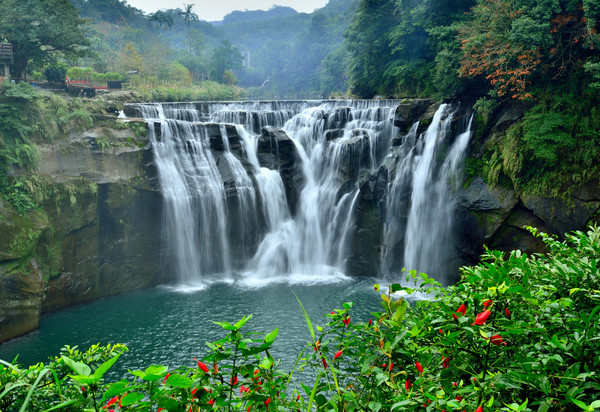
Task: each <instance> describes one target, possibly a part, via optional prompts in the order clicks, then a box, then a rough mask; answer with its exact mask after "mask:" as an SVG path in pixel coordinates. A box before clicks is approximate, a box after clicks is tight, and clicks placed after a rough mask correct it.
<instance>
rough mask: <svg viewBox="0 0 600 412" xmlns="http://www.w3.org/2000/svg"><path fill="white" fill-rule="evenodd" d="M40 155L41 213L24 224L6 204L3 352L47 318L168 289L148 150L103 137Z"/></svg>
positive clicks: (124, 137)
mask: <svg viewBox="0 0 600 412" xmlns="http://www.w3.org/2000/svg"><path fill="white" fill-rule="evenodd" d="M100 142H102V144H100ZM40 152H41V159H40V163H39V168H38V173H39V175H40V176H42V179H43V185H44V186H43V188H42V190H43V192H45V193H48V195H47V196H46V197H45V200H43V201H42V203H41V204H40V209H32V210H31V211H30V212H29V213H28V214H27V215H26V216H21V215H19V214H18V213H17V212H16V211H15V210H14V209H13V208H12V206H10V205H8V204H5V203H2V202H1V201H0V216H1V217H0V342H1V341H4V340H7V339H10V338H13V337H16V336H18V335H21V334H23V333H26V332H29V331H31V330H33V329H35V328H37V326H38V324H39V317H40V314H41V313H42V312H47V311H52V310H56V309H60V308H63V307H66V306H71V305H74V304H77V303H81V302H86V301H90V300H92V299H97V298H101V297H105V296H109V295H114V294H118V293H123V292H127V291H130V290H135V289H140V288H145V287H149V286H153V285H156V284H158V283H160V282H161V281H162V280H163V279H161V276H162V273H164V271H163V270H162V260H161V256H162V253H161V250H160V247H161V246H160V245H161V242H160V236H161V233H160V232H161V222H160V216H161V213H160V212H161V208H162V196H161V194H160V192H159V191H158V188H157V175H156V170H155V169H154V167H153V165H152V161H153V159H152V153H151V151H150V150H148V149H147V146H146V145H145V142H144V141H140V138H138V137H136V136H135V134H133V132H132V131H131V130H113V129H107V128H104V129H94V130H92V131H89V132H86V133H84V134H83V135H81V136H72V137H71V138H70V139H69V141H64V142H61V143H58V144H55V145H54V146H51V145H45V146H40Z"/></svg>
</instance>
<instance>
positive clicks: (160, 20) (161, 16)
mask: <svg viewBox="0 0 600 412" xmlns="http://www.w3.org/2000/svg"><path fill="white" fill-rule="evenodd" d="M149 21H150V22H151V23H156V25H157V26H158V27H164V28H165V30H166V29H169V31H171V27H173V17H171V15H170V14H168V13H165V12H164V11H160V10H159V11H157V12H156V13H153V14H151V15H150V19H149Z"/></svg>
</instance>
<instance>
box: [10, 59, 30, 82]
mask: <svg viewBox="0 0 600 412" xmlns="http://www.w3.org/2000/svg"><path fill="white" fill-rule="evenodd" d="M28 62H29V59H28V58H27V57H24V56H18V55H16V56H14V64H13V77H14V78H17V79H26V78H27V63H28Z"/></svg>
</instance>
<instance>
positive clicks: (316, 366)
mask: <svg viewBox="0 0 600 412" xmlns="http://www.w3.org/2000/svg"><path fill="white" fill-rule="evenodd" d="M530 230H531V231H532V233H533V234H534V235H536V236H539V237H541V238H542V240H543V241H544V242H545V243H546V245H547V248H548V250H549V252H548V254H547V255H534V256H526V255H524V254H522V253H521V252H519V251H514V252H511V253H510V254H503V253H501V252H492V251H487V252H486V253H485V254H484V256H483V257H482V258H483V262H482V263H481V264H479V265H477V266H474V267H465V268H462V279H461V281H460V282H459V283H458V284H456V285H454V286H450V287H448V288H445V289H444V288H442V287H441V286H440V285H439V284H438V283H437V282H435V280H433V279H431V278H429V277H428V276H427V275H425V274H417V273H415V272H414V271H411V272H409V273H408V274H407V277H406V280H407V283H406V284H418V286H416V287H407V286H403V285H400V284H392V285H390V286H389V287H388V288H387V289H385V293H383V294H382V295H381V304H382V311H381V312H378V313H373V318H372V320H369V321H368V322H355V321H354V319H353V318H352V308H353V304H352V303H344V304H343V306H342V308H340V309H336V310H333V311H332V312H331V313H330V314H327V315H326V319H327V323H326V325H324V326H323V327H320V326H316V327H314V326H313V323H312V321H311V320H310V318H309V317H308V316H307V315H306V312H304V315H305V318H306V323H307V327H308V330H309V333H310V335H311V341H310V342H309V343H308V344H307V347H306V349H305V350H304V351H303V354H301V355H300V360H299V363H297V365H299V366H300V367H301V368H303V369H304V368H310V369H312V371H313V373H312V374H305V375H304V376H303V377H302V380H300V381H295V380H293V379H292V378H293V374H294V371H291V372H287V373H286V372H283V371H280V370H278V367H277V366H278V363H277V361H276V360H275V358H274V357H273V356H272V354H271V353H270V348H271V345H272V343H273V342H274V340H275V338H276V336H277V329H275V330H274V331H273V332H271V333H268V334H267V335H265V336H261V337H258V336H257V335H256V334H253V333H248V332H242V328H243V327H244V326H245V324H246V323H247V322H248V321H249V320H250V318H251V316H248V317H244V318H242V319H241V320H240V321H239V322H237V323H235V324H230V323H227V322H216V323H217V324H218V325H220V326H221V327H222V328H223V330H224V331H225V333H226V336H225V337H224V338H223V339H221V340H219V341H217V342H213V343H208V344H207V345H208V347H209V353H208V354H207V355H206V356H204V357H203V358H202V359H201V360H198V361H197V367H193V368H189V367H179V368H175V369H171V370H169V369H168V368H167V367H166V366H160V365H151V366H149V367H148V368H146V369H145V370H143V371H142V370H136V371H130V372H131V374H132V375H133V378H132V379H131V378H130V379H123V380H120V381H118V382H114V383H110V384H107V383H105V382H104V381H103V376H104V374H105V373H106V371H107V370H108V369H109V368H110V367H111V366H112V364H113V363H114V362H116V360H117V359H118V357H119V355H120V353H123V352H124V351H125V350H126V348H124V347H122V346H120V345H119V346H116V347H110V346H108V347H105V348H103V347H98V346H95V347H93V348H92V349H90V351H88V352H86V353H85V354H81V353H80V352H78V351H74V350H72V349H70V348H65V349H64V350H63V352H62V354H61V356H59V357H56V358H53V359H52V360H51V362H50V363H49V364H48V365H47V366H46V365H43V364H38V365H35V366H33V367H30V368H29V369H22V368H21V367H18V366H16V365H14V364H9V363H7V362H4V361H2V366H0V384H2V385H3V387H4V388H5V389H4V391H3V392H2V394H0V408H2V410H5V411H12V410H17V409H18V408H21V410H25V408H26V406H27V405H28V404H30V405H32V408H34V409H35V410H44V409H47V410H50V408H59V407H65V408H66V407H69V408H72V409H71V410H82V409H86V408H87V410H96V411H99V410H101V409H102V410H104V409H107V408H114V409H115V410H120V411H126V410H156V409H158V410H168V411H180V410H185V411H199V410H212V409H217V410H271V411H274V410H282V411H287V410H303V411H309V410H313V407H316V408H317V410H328V411H329V410H331V411H384V410H385V411H416V410H425V411H441V410H444V411H455V410H456V411H482V410H487V411H489V410H495V411H533V410H536V411H541V412H544V411H574V410H585V411H590V412H591V411H593V410H594V409H595V408H600V378H599V377H598V373H597V371H598V370H600V338H599V337H600V228H598V227H592V228H590V229H589V230H588V231H587V232H586V233H583V232H575V233H573V234H570V235H567V236H566V240H565V241H563V242H560V241H558V240H556V239H554V238H551V237H549V236H547V235H544V234H539V235H537V234H536V232H535V230H533V229H530ZM379 288H380V286H379V285H375V289H376V290H378V291H379ZM411 296H413V297H411ZM425 296H426V297H427V298H424V297H425ZM409 301H410V302H411V303H409ZM302 309H303V311H304V308H302ZM92 408H93V409H92ZM161 408H163V409H161Z"/></svg>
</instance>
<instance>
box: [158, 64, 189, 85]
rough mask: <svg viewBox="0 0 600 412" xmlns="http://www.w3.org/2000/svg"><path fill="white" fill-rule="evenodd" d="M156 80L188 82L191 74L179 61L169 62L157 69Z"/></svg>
mask: <svg viewBox="0 0 600 412" xmlns="http://www.w3.org/2000/svg"><path fill="white" fill-rule="evenodd" d="M158 80H166V81H172V82H180V83H184V84H190V83H191V81H192V76H191V74H190V71H189V70H188V69H187V67H185V66H184V65H183V64H181V63H171V64H169V65H167V66H165V67H164V68H163V69H161V70H159V71H158Z"/></svg>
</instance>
